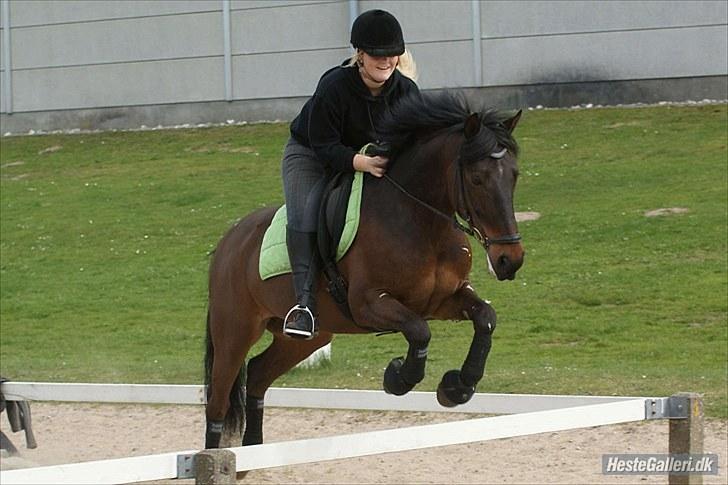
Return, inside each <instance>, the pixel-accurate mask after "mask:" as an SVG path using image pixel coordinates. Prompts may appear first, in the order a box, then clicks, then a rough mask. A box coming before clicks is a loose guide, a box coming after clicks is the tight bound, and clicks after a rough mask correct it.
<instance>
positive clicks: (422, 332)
mask: <svg viewBox="0 0 728 485" xmlns="http://www.w3.org/2000/svg"><path fill="white" fill-rule="evenodd" d="M402 333H404V337H405V338H406V339H407V343H409V345H410V348H413V347H414V348H417V349H426V348H427V346H428V345H429V344H430V339H431V338H432V333H431V332H430V326H429V325H428V324H427V321H425V320H422V321H417V322H413V323H411V324H410V325H407V326H406V327H405V328H404V329H403V330H402Z"/></svg>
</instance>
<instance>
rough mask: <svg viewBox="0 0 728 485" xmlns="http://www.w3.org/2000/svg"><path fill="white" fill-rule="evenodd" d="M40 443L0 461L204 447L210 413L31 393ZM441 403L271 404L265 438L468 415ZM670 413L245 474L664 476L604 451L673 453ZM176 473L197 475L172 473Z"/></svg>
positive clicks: (726, 425) (727, 431) (717, 427)
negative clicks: (415, 407) (617, 469)
mask: <svg viewBox="0 0 728 485" xmlns="http://www.w3.org/2000/svg"><path fill="white" fill-rule="evenodd" d="M32 415H33V430H34V432H35V436H36V439H37V441H38V448H37V449H35V450H28V449H26V448H25V439H24V436H23V433H22V432H20V433H10V432H9V431H10V430H9V425H8V422H7V419H6V416H5V415H4V414H3V415H2V416H0V418H2V419H0V429H2V430H3V431H4V432H5V433H6V434H7V435H8V436H9V437H10V439H11V440H12V441H13V443H14V444H15V445H16V446H17V447H18V448H19V449H20V453H21V456H20V457H7V456H4V457H3V459H2V461H1V462H0V463H1V466H2V469H10V468H24V467H28V466H39V465H51V464H60V463H71V462H80V461H90V460H100V459H107V458H123V457H127V456H138V455H146V454H154V453H164V452H174V451H181V450H187V449H198V448H200V447H201V446H202V444H203V443H202V441H203V438H202V435H203V427H204V426H203V423H204V414H203V409H202V408H201V407H196V406H162V405H159V406H142V405H101V404H60V403H33V404H32ZM471 417H472V416H467V415H457V414H444V413H436V414H432V413H404V412H368V411H367V412H365V411H331V410H294V409H281V408H269V409H267V410H266V423H265V429H264V433H265V438H266V442H274V441H285V440H291V439H299V438H313V437H319V436H330V435H336V434H346V433H358V432H365V431H373V430H377V429H391V428H398V427H405V426H410V425H418V424H431V423H437V422H445V421H453V420H459V419H469V418H471ZM667 446H668V425H667V421H663V420H660V421H649V422H640V423H633V424H623V425H614V426H604V427H598V428H588V429H581V430H575V431H564V432H557V433H545V434H541V435H535V436H529V437H521V438H510V439H501V440H495V441H488V442H481V443H476V444H470V445H457V446H448V447H442V448H432V449H428V450H420V451H410V452H403V453H391V454H386V455H377V456H371V457H364V458H352V459H348V460H339V461H329V462H321V463H314V464H308V465H296V466H288V467H280V468H274V469H267V470H256V471H252V472H250V473H249V474H248V475H247V476H245V477H244V478H242V479H241V480H240V481H239V483H530V484H533V483H579V484H582V483H667V477H666V476H664V475H663V476H659V475H650V476H638V475H633V476H606V475H602V473H601V456H602V454H603V453H667ZM727 449H728V422H726V421H723V420H721V421H719V420H709V421H708V425H707V426H706V436H705V452H706V453H718V454H719V465H720V474H719V475H718V476H706V477H705V483H710V484H712V483H722V484H725V483H727V481H728V480H727V478H726V468H725V467H726V463H728V461H727V456H726V455H727V451H726V450H727ZM170 482H171V483H177V484H180V483H192V481H191V480H180V481H177V480H174V481H170Z"/></svg>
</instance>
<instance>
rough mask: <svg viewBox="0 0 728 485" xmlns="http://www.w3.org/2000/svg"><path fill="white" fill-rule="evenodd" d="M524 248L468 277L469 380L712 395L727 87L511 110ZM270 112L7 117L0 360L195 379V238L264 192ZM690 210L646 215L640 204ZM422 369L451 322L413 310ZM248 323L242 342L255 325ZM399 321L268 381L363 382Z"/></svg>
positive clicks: (202, 239) (720, 377) (454, 360)
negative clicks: (247, 122)
mask: <svg viewBox="0 0 728 485" xmlns="http://www.w3.org/2000/svg"><path fill="white" fill-rule="evenodd" d="M516 135H517V138H518V139H519V141H520V144H521V150H522V152H521V162H520V168H521V178H520V179H519V187H518V189H517V194H516V209H517V210H519V211H526V210H531V211H538V212H540V213H541V214H542V217H541V219H540V220H538V221H533V222H526V223H522V224H521V227H520V229H521V232H522V234H523V237H524V245H525V247H526V250H527V256H526V262H525V265H524V267H523V268H522V269H521V271H520V272H519V275H518V278H517V279H516V280H515V281H513V282H504V283H498V282H496V281H495V280H493V279H492V278H491V277H490V276H489V275H488V274H487V271H486V267H485V261H484V255H483V252H482V250H479V249H478V250H476V254H475V261H474V262H475V268H474V272H473V281H474V284H475V286H476V288H478V290H479V292H480V294H481V296H483V297H485V298H487V299H490V300H492V302H493V305H494V307H495V308H496V310H497V311H498V314H499V325H498V331H497V332H496V334H495V340H494V346H493V350H492V352H491V357H490V359H489V362H488V370H487V374H488V375H487V377H486V379H485V380H484V381H483V382H482V383H481V385H480V386H479V391H484V392H523V393H549V394H553V393H567V394H584V393H588V394H605V395H610V394H618V395H669V394H672V393H674V392H677V391H696V392H702V393H704V394H705V399H706V408H707V411H708V414H709V415H712V416H719V417H726V415H728V410H727V408H726V406H727V396H726V395H727V390H726V380H727V379H728V372H727V367H726V366H727V364H726V362H727V361H728V334H727V332H728V296H727V294H728V287H727V286H728V285H727V276H728V260H727V256H726V255H727V249H728V248H727V247H726V246H727V244H726V242H727V241H726V239H727V237H728V236H727V229H728V212H727V211H728V200H727V199H728V158H727V157H728V149H727V148H726V143H727V138H728V117H727V109H726V105H714V106H700V107H650V108H640V109H598V110H555V111H531V112H527V113H526V114H525V116H524V118H523V120H522V122H521V125H520V126H519V127H518V129H517V131H516ZM286 136H287V127H286V126H285V125H281V124H267V125H253V126H244V127H238V126H235V127H222V128H209V129H197V130H195V129H192V130H169V131H156V132H125V133H99V134H88V135H86V134H84V135H47V136H32V137H6V138H3V139H2V140H1V144H2V149H1V151H0V156H1V163H0V164H1V165H2V168H1V170H0V174H1V176H2V181H1V186H0V189H1V191H0V192H1V196H0V209H1V213H0V215H1V217H0V224H1V225H0V236H1V237H0V266H1V267H0V277H1V287H0V289H1V292H0V373H1V374H2V375H3V376H7V377H10V378H13V379H15V380H39V381H57V382H66V381H91V382H145V383H158V382H160V383H197V382H200V381H201V375H202V362H201V361H202V353H203V339H204V317H205V311H206V291H207V288H206V276H207V265H208V252H209V251H210V250H211V249H213V247H214V246H215V244H216V242H217V240H218V239H219V237H220V236H221V235H222V234H223V233H224V232H225V231H226V230H227V228H228V227H229V226H230V224H231V223H233V222H234V221H235V220H236V219H237V218H238V217H240V216H242V215H244V214H246V213H248V212H250V211H251V210H253V209H255V208H257V207H260V206H264V205H274V204H279V203H281V202H282V189H281V182H280V173H279V171H280V168H279V163H280V162H279V160H280V156H281V153H282V148H283V145H284V143H285V139H286ZM661 207H685V208H687V209H689V212H687V213H685V214H676V215H670V216H664V217H655V218H647V217H645V216H644V213H645V211H648V210H651V209H657V208H661ZM432 330H433V339H432V342H431V346H430V354H429V355H430V359H429V361H428V369H427V370H428V372H427V377H426V379H425V381H424V382H423V383H422V384H420V385H419V386H418V388H417V389H419V390H433V389H434V388H435V387H436V385H437V382H438V381H439V378H440V376H441V375H442V373H443V372H445V371H446V370H448V369H451V368H455V367H459V365H460V364H461V363H462V359H463V358H464V357H465V354H466V352H467V348H468V345H469V342H470V338H471V336H472V329H471V328H470V325H469V323H467V322H463V323H444V322H433V323H432ZM267 341H268V338H265V339H264V340H263V341H262V342H261V343H260V344H259V345H258V346H257V347H256V349H255V351H256V352H257V351H259V350H260V349H261V348H262V346H264V345H265V344H266V342H267ZM405 351H406V345H405V342H404V340H403V338H402V337H401V335H389V336H382V337H375V336H337V337H336V339H335V343H334V347H333V358H332V362H331V364H330V365H326V366H324V367H322V368H320V369H317V370H295V371H292V372H290V373H289V374H287V375H286V376H284V377H282V378H280V379H279V380H278V381H277V382H276V384H275V385H279V386H308V387H328V388H336V387H339V388H344V387H346V388H360V389H378V388H380V385H381V377H382V371H383V369H384V367H385V366H386V364H387V363H388V362H389V360H390V359H391V358H392V357H395V356H397V355H402V354H403V353H404V352H405Z"/></svg>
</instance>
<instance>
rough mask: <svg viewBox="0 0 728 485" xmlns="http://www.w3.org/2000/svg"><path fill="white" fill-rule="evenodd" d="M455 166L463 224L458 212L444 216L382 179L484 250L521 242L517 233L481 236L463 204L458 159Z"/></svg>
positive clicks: (463, 184) (406, 191)
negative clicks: (462, 208)
mask: <svg viewBox="0 0 728 485" xmlns="http://www.w3.org/2000/svg"><path fill="white" fill-rule="evenodd" d="M504 154H505V153H504V152H501V153H500V155H501V156H503V155H504ZM455 163H456V164H457V165H456V171H457V175H456V177H457V179H458V181H459V185H460V191H459V192H458V200H460V199H461V198H462V200H463V202H464V204H463V207H464V209H465V217H463V216H460V217H461V218H462V219H463V220H464V221H465V224H463V223H462V222H460V221H459V220H458V215H460V214H458V210H457V209H456V210H455V214H450V215H448V214H446V213H445V212H443V211H441V210H440V209H438V208H437V207H434V206H432V205H430V204H428V203H427V202H425V201H424V200H422V199H420V198H418V197H417V196H415V195H413V194H412V193H411V192H409V191H408V190H407V189H405V188H404V187H403V186H402V185H401V184H399V183H398V182H397V181H396V180H394V179H393V178H392V177H390V176H389V175H388V174H386V173H385V174H384V176H383V177H384V179H386V180H387V182H389V183H390V184H392V185H393V186H394V187H395V188H396V189H397V190H399V191H400V192H402V193H403V194H405V195H406V196H407V197H409V198H410V199H412V200H414V201H415V202H417V203H418V204H420V205H421V206H423V207H425V208H427V209H428V210H429V211H430V212H432V213H433V214H435V215H437V216H440V217H442V218H443V219H447V220H448V221H451V222H452V223H453V226H455V228H456V229H458V230H460V231H462V232H464V233H465V234H468V235H470V236H473V237H474V238H475V239H476V240H477V241H478V242H479V243H480V244H481V245H482V246H483V247H484V248H485V249H486V250H487V249H488V248H489V247H490V246H491V245H493V244H516V243H518V242H519V241H520V240H521V235H520V234H519V233H515V234H509V235H507V236H504V237H501V238H489V237H488V236H487V235H483V234H482V233H481V232H480V231H479V230H478V228H477V227H475V226H474V225H473V217H472V216H471V215H470V210H468V207H467V204H466V203H465V199H466V192H465V181H464V180H463V175H462V171H461V169H460V157H459V156H458V158H457V159H456V160H455Z"/></svg>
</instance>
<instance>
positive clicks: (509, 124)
mask: <svg viewBox="0 0 728 485" xmlns="http://www.w3.org/2000/svg"><path fill="white" fill-rule="evenodd" d="M521 113H523V110H521V109H519V110H518V113H516V115H515V116H514V117H512V118H508V119H507V120H505V121H504V122H503V126H505V127H506V129H507V130H508V133H513V130H515V129H516V125H517V124H518V120H520V119H521Z"/></svg>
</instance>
